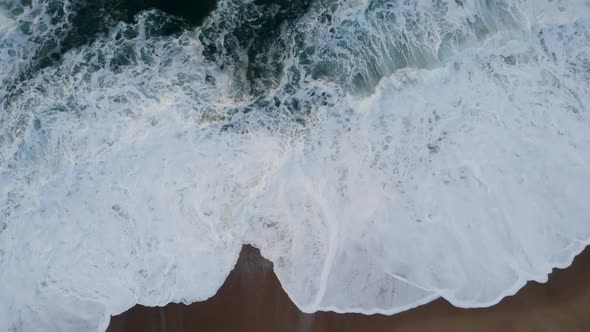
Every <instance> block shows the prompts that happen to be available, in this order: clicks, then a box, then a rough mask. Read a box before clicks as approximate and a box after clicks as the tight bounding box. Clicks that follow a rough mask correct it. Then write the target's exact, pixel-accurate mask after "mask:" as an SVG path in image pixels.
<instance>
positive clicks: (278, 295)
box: [107, 246, 590, 332]
mask: <svg viewBox="0 0 590 332" xmlns="http://www.w3.org/2000/svg"><path fill="white" fill-rule="evenodd" d="M588 281H590V247H589V248H587V249H586V250H585V251H584V252H583V253H582V254H580V255H579V256H578V257H577V258H576V259H575V261H574V263H573V264H572V266H570V267H569V268H567V269H565V270H555V271H554V272H553V273H552V274H551V275H550V278H549V282H547V283H546V284H539V283H535V282H529V283H528V284H527V285H526V286H525V287H524V288H523V289H521V290H520V291H519V292H518V293H517V294H516V295H515V296H511V297H508V298H505V299H504V300H502V301H501V302H500V303H499V304H497V305H495V306H493V307H490V308H482V309H460V308H455V307H453V306H452V305H450V304H449V303H448V302H446V301H444V300H442V299H441V300H437V301H434V302H432V303H429V304H427V305H424V306H421V307H418V308H416V309H413V310H409V311H406V312H403V313H400V314H397V315H393V316H383V315H371V316H365V315H361V314H336V313H333V312H318V313H315V314H304V313H302V312H300V311H299V310H298V309H297V307H296V306H295V305H294V304H293V303H292V302H291V300H290V299H289V297H288V296H287V294H286V293H285V292H284V291H283V289H282V288H281V285H280V284H279V282H278V280H277V278H276V276H275V275H274V273H273V271H272V263H270V262H269V261H267V260H265V259H264V258H262V256H260V252H259V251H258V250H257V249H255V248H253V247H250V246H246V247H244V248H243V250H242V253H241V254H240V258H239V260H238V263H237V265H236V268H235V269H234V270H233V271H232V272H231V273H230V275H229V276H228V278H227V280H226V281H225V283H224V284H223V286H222V287H221V289H220V290H219V292H218V293H217V294H216V295H215V296H214V297H212V298H210V299H209V300H207V301H204V302H199V303H193V304H191V305H188V306H187V305H182V304H169V305H167V306H165V307H163V308H149V307H144V306H139V305H138V306H135V307H133V308H131V309H130V310H129V311H127V312H125V313H123V314H121V315H119V316H115V317H113V318H112V320H111V325H110V326H109V328H108V330H107V331H108V332H135V331H141V332H184V331H212V332H225V331H227V332H230V331H231V332H248V331H252V332H291V331H292V332H296V331H297V332H308V331H313V332H320V331H334V332H350V331H359V332H378V331H387V332H393V331H404V332H405V331H428V332H433V331H453V332H461V331H469V332H472V331H494V332H496V331H551V332H554V331H565V332H574V331H580V332H590V284H589V283H588Z"/></svg>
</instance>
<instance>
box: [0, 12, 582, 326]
mask: <svg viewBox="0 0 590 332" xmlns="http://www.w3.org/2000/svg"><path fill="white" fill-rule="evenodd" d="M57 3H60V2H57ZM60 4H61V3H60ZM64 4H66V3H64ZM36 6H37V3H34V6H33V8H32V9H30V8H24V9H23V10H22V11H16V12H5V11H2V12H1V13H0V15H1V16H0V17H1V21H0V24H2V25H0V45H2V48H0V54H1V55H0V56H2V59H6V61H3V62H2V66H3V67H2V68H3V69H6V70H4V71H3V72H2V75H4V76H3V77H2V79H3V80H5V81H7V82H13V83H15V82H16V83H18V84H16V85H12V86H5V87H4V88H3V89H2V90H1V91H2V96H1V98H2V107H3V112H1V113H0V142H1V144H0V195H1V196H0V197H1V198H0V280H2V282H1V283H0V294H3V298H2V300H1V301H0V328H1V329H6V330H13V331H28V330H63V331H78V330H98V331H102V330H105V329H106V326H107V324H108V318H109V316H110V315H114V314H118V313H121V312H123V311H125V310H126V309H128V308H130V307H131V306H133V305H134V304H136V303H140V304H144V305H150V306H155V305H164V304H166V303H169V302H184V303H190V302H194V301H202V300H205V299H207V298H208V297H210V296H212V295H213V294H214V293H215V292H216V291H217V289H218V288H219V287H220V286H221V284H222V282H223V281H224V279H225V277H226V276H227V275H228V273H229V271H230V270H231V269H232V267H233V265H234V264H235V261H236V259H237V256H238V253H239V250H240V248H241V246H242V245H243V244H245V243H251V244H253V245H255V246H257V247H259V248H260V249H261V252H262V254H263V255H264V256H265V257H267V258H268V259H270V260H271V261H272V262H273V263H274V269H275V272H276V273H277V276H278V277H279V279H280V281H281V284H282V285H283V287H284V288H285V290H286V291H287V293H288V294H289V296H290V297H291V299H292V300H293V301H294V302H295V303H296V304H297V306H298V307H299V308H300V309H302V310H304V311H306V312H313V311H317V310H334V311H338V312H362V313H375V312H380V313H387V314H392V313H396V312H399V311H402V310H406V309H409V308H412V307H415V306H417V305H420V304H423V303H426V302H428V301H431V300H433V299H435V298H437V297H440V296H442V297H445V298H446V299H447V300H449V301H450V302H452V303H453V304H455V305H458V306H463V307H477V306H487V305H492V304H494V303H496V302H498V301H499V300H500V299H501V298H502V297H504V296H506V295H509V294H512V293H514V292H515V291H517V290H518V289H519V288H520V287H522V286H523V285H524V283H525V282H526V281H527V280H537V281H545V280H546V278H547V274H548V273H549V272H550V271H551V269H552V268H553V267H565V266H567V265H568V264H570V263H571V260H572V259H573V256H574V255H575V254H577V253H578V252H580V251H581V250H582V248H583V247H584V246H585V245H586V244H587V243H588V238H589V235H590V227H589V225H590V224H589V223H588V216H589V215H590V208H589V207H588V205H587V204H585V197H586V196H588V188H590V168H588V165H590V149H589V148H588V147H590V145H589V144H588V143H589V142H590V136H589V135H590V134H589V133H590V130H589V129H590V128H589V125H590V119H589V118H588V110H587V106H586V105H588V104H590V89H589V86H590V84H589V82H590V64H589V61H588V59H589V58H590V57H589V54H590V48H589V47H588V45H590V43H589V42H588V41H589V40H590V20H589V19H590V9H589V8H588V5H587V4H585V2H584V1H561V2H558V3H553V2H544V1H519V2H505V1H496V2H489V1H420V0H418V1H410V2H404V3H401V2H396V1H369V2H359V1H342V2H336V1H335V2H331V1H329V2H325V1H318V2H312V3H311V4H310V9H309V11H307V12H305V13H298V14H297V15H294V16H293V17H289V18H285V20H286V21H285V22H286V23H285V24H284V25H283V28H281V29H279V30H278V32H276V31H275V32H273V33H274V34H273V36H276V38H277V40H278V43H279V44H281V45H286V49H285V50H284V52H283V53H277V52H278V51H277V50H278V49H277V48H273V47H272V46H269V47H268V48H262V49H261V50H259V51H260V52H259V53H256V54H258V55H257V56H256V58H255V59H250V58H249V56H248V54H253V53H251V52H250V53H249V49H248V48H249V47H250V46H249V44H248V43H240V44H239V45H236V44H232V43H230V42H229V41H231V40H234V39H235V38H237V37H236V36H237V35H231V36H230V35H228V36H225V37H227V39H224V38H225V37H224V34H232V33H237V32H236V31H238V32H239V30H240V29H239V27H240V26H241V25H240V24H245V23H243V22H242V23H241V22H240V21H239V18H240V17H241V16H239V15H236V14H235V11H236V10H237V9H236V8H237V7H236V6H238V5H237V4H236V3H234V2H233V1H225V2H222V3H220V5H219V6H218V9H217V11H216V12H214V13H213V14H212V16H211V17H210V18H209V20H206V21H205V23H204V26H203V27H202V28H197V29H195V30H191V31H184V32H182V33H178V34H173V35H170V36H160V35H158V34H153V33H151V32H152V31H153V27H154V25H155V24H156V25H157V24H158V22H162V20H160V19H161V18H162V17H164V18H165V16H161V15H163V14H162V13H159V12H157V11H148V12H144V13H142V14H140V15H139V16H138V17H137V18H136V20H137V21H136V22H134V23H125V22H118V23H117V24H115V25H114V26H113V27H112V28H111V29H110V30H109V31H108V33H106V34H104V35H100V36H97V37H96V40H95V41H93V42H92V43H89V44H87V45H78V46H77V47H75V48H73V49H71V50H69V51H67V52H65V53H64V54H63V55H62V57H61V58H60V59H59V61H56V62H55V63H52V64H51V65H48V66H45V67H35V70H28V71H27V70H25V69H26V68H29V69H30V68H31V67H30V64H31V63H33V62H34V59H33V58H32V57H29V58H24V59H23V60H20V59H16V58H14V57H11V56H10V54H9V53H11V52H17V53H18V52H24V50H36V51H35V52H40V51H38V50H39V49H40V48H42V47H44V46H43V45H45V44H44V43H40V44H36V43H34V42H32V40H33V39H32V38H33V37H34V36H38V35H41V36H42V38H41V37H40V40H42V41H46V40H49V39H51V38H50V36H51V34H52V33H53V32H52V31H56V29H59V28H60V26H46V27H45V28H43V27H42V23H43V22H51V19H50V18H51V16H50V14H49V12H48V11H47V8H45V7H36ZM247 7H248V8H250V7H252V8H254V9H255V8H256V5H254V4H248V5H247ZM40 8H41V9H40ZM43 8H44V9H43ZM60 8H70V7H68V6H66V5H64V6H63V7H60ZM252 8H250V10H252ZM302 8H303V7H302ZM305 8H307V7H305ZM400 13H403V15H402V14H400ZM228 18H233V19H234V21H231V20H230V21H228V22H229V23H231V24H230V25H231V29H229V28H228V30H227V31H225V30H223V26H224V21H223V20H224V19H228ZM229 23H228V24H229ZM29 24H33V25H32V26H33V29H32V30H27V29H25V28H26V27H27V26H29ZM23 29H24V31H29V32H30V34H25V33H23V32H22V31H23ZM45 29H48V30H47V31H49V32H44V31H46V30H45ZM52 29H53V30H52ZM206 29H209V30H207V32H206V33H205V35H207V36H212V35H214V36H218V37H219V38H220V39H219V40H217V39H216V40H215V41H212V40H211V39H210V38H205V37H206V36H205V37H203V36H204V32H203V31H204V30H206ZM244 29H246V28H244ZM246 30H248V29H246ZM19 31H21V32H19ZM31 31H33V32H31ZM248 31H249V30H248ZM31 36H33V37H31ZM224 40H225V41H227V43H223V42H222V41H224ZM265 45H266V44H265ZM267 46H268V45H267ZM212 47H217V49H216V50H217V52H210V51H211V48H212ZM265 47H266V46H265ZM224 48H228V49H227V50H225V49H224ZM229 48H231V50H230V49H229ZM27 52H28V51H27ZM277 59H278V60H277ZM279 60H280V61H281V66H280V70H276V69H277V68H279V67H277V66H275V65H276V61H279ZM265 64H267V65H268V66H269V68H270V69H271V72H272V73H273V74H272V77H270V79H268V80H266V79H261V78H260V77H257V76H256V75H254V76H252V75H253V74H252V73H250V74H247V73H248V72H249V70H251V68H257V70H258V69H260V68H264V66H265ZM249 66H250V67H249ZM252 66H253V67H252ZM248 68H250V69H248ZM25 74H26V75H25ZM255 76H256V77H255ZM253 77H254V80H252V78H253Z"/></svg>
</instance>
